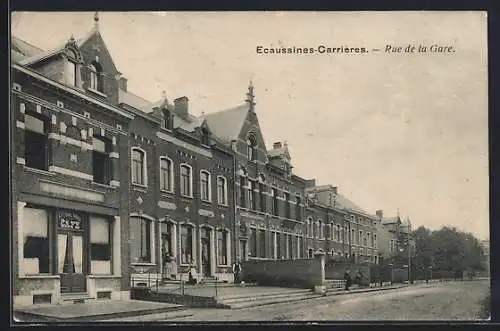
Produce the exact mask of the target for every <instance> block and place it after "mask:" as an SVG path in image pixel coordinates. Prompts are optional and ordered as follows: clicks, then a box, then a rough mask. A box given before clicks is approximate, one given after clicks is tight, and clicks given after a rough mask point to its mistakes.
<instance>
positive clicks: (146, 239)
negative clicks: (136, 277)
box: [130, 217, 151, 263]
mask: <svg viewBox="0 0 500 331" xmlns="http://www.w3.org/2000/svg"><path fill="white" fill-rule="evenodd" d="M130 242H131V248H130V259H131V261H132V262H133V263H141V262H145V263H150V262H151V221H149V220H147V219H144V218H137V217H131V218H130Z"/></svg>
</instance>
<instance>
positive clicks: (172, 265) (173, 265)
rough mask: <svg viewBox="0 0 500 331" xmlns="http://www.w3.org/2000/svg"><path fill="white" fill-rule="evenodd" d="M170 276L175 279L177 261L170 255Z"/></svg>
mask: <svg viewBox="0 0 500 331" xmlns="http://www.w3.org/2000/svg"><path fill="white" fill-rule="evenodd" d="M170 276H171V277H172V279H177V261H176V260H175V257H174V256H173V255H170Z"/></svg>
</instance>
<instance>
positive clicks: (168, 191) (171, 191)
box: [160, 189, 174, 195]
mask: <svg viewBox="0 0 500 331" xmlns="http://www.w3.org/2000/svg"><path fill="white" fill-rule="evenodd" d="M160 193H161V194H168V195H172V194H174V190H165V189H160Z"/></svg>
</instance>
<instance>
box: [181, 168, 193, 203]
mask: <svg viewBox="0 0 500 331" xmlns="http://www.w3.org/2000/svg"><path fill="white" fill-rule="evenodd" d="M192 176H193V174H192V169H191V167H190V166H189V165H187V164H181V195H183V196H186V197H192V196H193V190H192V186H193V178H192Z"/></svg>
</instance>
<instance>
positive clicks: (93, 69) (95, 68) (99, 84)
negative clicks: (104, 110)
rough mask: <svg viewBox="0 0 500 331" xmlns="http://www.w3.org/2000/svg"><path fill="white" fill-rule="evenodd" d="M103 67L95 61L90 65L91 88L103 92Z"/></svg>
mask: <svg viewBox="0 0 500 331" xmlns="http://www.w3.org/2000/svg"><path fill="white" fill-rule="evenodd" d="M102 77H103V75H102V67H101V65H100V64H99V63H97V62H93V63H92V64H91V65H90V88H91V89H92V90H94V91H98V92H103V81H102Z"/></svg>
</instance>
